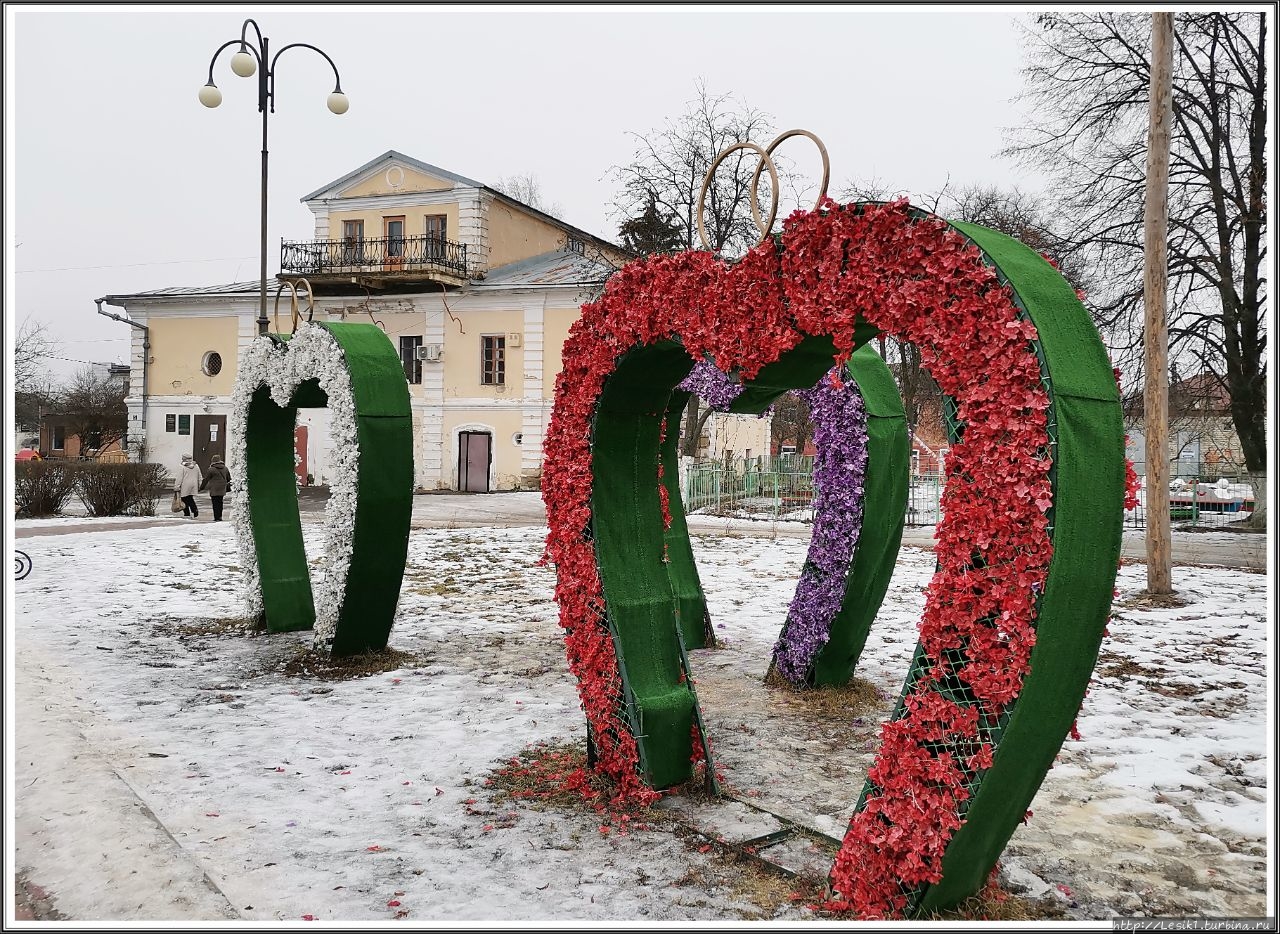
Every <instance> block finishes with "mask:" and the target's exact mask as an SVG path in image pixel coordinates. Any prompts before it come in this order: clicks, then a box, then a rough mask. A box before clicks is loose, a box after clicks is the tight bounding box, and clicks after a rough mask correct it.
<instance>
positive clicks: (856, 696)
mask: <svg viewBox="0 0 1280 934" xmlns="http://www.w3.org/2000/svg"><path fill="white" fill-rule="evenodd" d="M764 683H765V686H766V687H768V688H769V689H770V690H772V691H773V697H774V698H777V699H780V700H782V702H783V703H785V704H786V705H787V706H789V707H793V708H795V709H797V710H799V711H801V712H802V713H805V714H809V715H811V716H814V717H817V718H819V719H822V720H837V719H839V718H841V717H848V716H855V717H859V716H865V715H867V714H871V713H875V712H877V711H878V710H879V709H880V708H881V707H882V706H883V705H884V704H886V703H887V702H888V701H889V700H890V698H889V696H888V695H886V694H885V693H884V692H883V691H882V690H881V689H880V688H878V687H876V686H875V685H874V684H872V683H871V682H870V681H866V680H864V679H862V678H853V679H852V680H851V681H850V682H849V683H848V684H846V685H843V686H841V687H835V688H811V687H798V686H796V685H794V684H792V683H791V682H790V681H788V680H787V679H786V678H784V677H782V675H780V674H778V672H777V670H776V669H771V670H770V671H769V674H768V675H767V676H766V677H765V679H764Z"/></svg>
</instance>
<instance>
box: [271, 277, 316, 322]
mask: <svg viewBox="0 0 1280 934" xmlns="http://www.w3.org/2000/svg"><path fill="white" fill-rule="evenodd" d="M299 285H305V286H306V287H307V321H311V319H312V318H314V317H315V313H316V297H315V294H314V293H313V292H312V291H311V283H310V282H308V281H307V280H306V279H299V280H298V281H297V282H293V281H291V280H285V281H284V282H281V283H280V284H279V285H278V286H276V304H275V308H274V309H273V310H272V312H271V320H272V321H273V322H274V323H275V326H276V333H277V334H280V333H282V332H281V330H280V293H281V292H283V291H284V287H285V286H288V287H289V316H290V319H291V320H290V322H289V327H290V330H289V333H290V334H297V333H298V324H299V323H300V322H301V321H302V312H300V311H298V286H299Z"/></svg>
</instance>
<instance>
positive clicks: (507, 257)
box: [489, 198, 566, 269]
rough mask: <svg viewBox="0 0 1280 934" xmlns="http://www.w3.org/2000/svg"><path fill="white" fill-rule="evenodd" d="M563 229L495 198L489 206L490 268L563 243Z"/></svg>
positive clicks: (556, 247)
mask: <svg viewBox="0 0 1280 934" xmlns="http://www.w3.org/2000/svg"><path fill="white" fill-rule="evenodd" d="M565 239H566V238H565V232H564V231H563V230H561V229H560V228H559V227H557V226H555V225H554V224H548V223H546V222H545V221H541V220H538V219H537V218H535V217H530V216H529V215H528V214H525V213H524V212H522V211H519V210H517V209H516V208H513V207H511V206H510V205H508V204H504V203H503V202H501V201H499V200H497V199H496V198H495V199H494V201H493V203H492V204H490V205H489V268H491V269H492V268H494V267H497V266H505V265H506V264H507V263H516V262H519V261H520V260H522V259H528V258H529V257H530V256H540V255H541V254H543V253H549V252H551V251H552V250H557V249H560V248H561V247H563V246H564V245H565Z"/></svg>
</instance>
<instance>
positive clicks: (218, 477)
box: [200, 454, 231, 522]
mask: <svg viewBox="0 0 1280 934" xmlns="http://www.w3.org/2000/svg"><path fill="white" fill-rule="evenodd" d="M230 488H231V471H229V470H227V465H226V464H224V463H223V462H222V455H221V454H215V455H213V459H212V460H210V461H209V470H208V472H207V473H206V474H205V475H204V479H203V480H201V481H200V489H202V490H208V491H209V502H211V503H213V521H214V522H221V521H222V497H224V496H226V495H227V490H228V489H230Z"/></svg>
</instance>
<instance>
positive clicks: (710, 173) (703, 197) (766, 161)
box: [698, 143, 778, 252]
mask: <svg viewBox="0 0 1280 934" xmlns="http://www.w3.org/2000/svg"><path fill="white" fill-rule="evenodd" d="M739 149H754V150H755V151H756V152H758V153H760V165H758V166H756V174H755V179H756V180H759V178H760V170H761V169H762V168H763V167H765V166H768V168H769V178H770V180H771V181H772V182H773V206H772V208H771V209H770V211H769V224H768V227H772V226H773V222H774V220H775V219H776V218H777V216H778V170H777V168H776V167H775V166H774V164H773V160H772V159H770V158H769V154H768V153H767V152H765V151H764V150H763V149H761V148H760V147H759V146H757V145H756V144H755V143H736V144H734V145H733V146H730V147H729V148H728V149H726V150H725V151H724V152H722V153H720V155H718V156H716V161H715V162H713V163H711V168H709V169H707V174H706V175H704V176H703V178H702V191H701V192H699V193H698V238H699V239H700V240H702V248H703V249H704V250H707V251H708V252H715V251H714V250H712V249H711V244H710V243H708V242H707V228H706V227H705V226H703V223H702V212H703V211H704V209H705V208H706V203H707V189H708V188H709V187H711V180H712V179H713V178H714V177H715V174H716V169H718V168H720V163H721V162H723V161H724V160H725V157H726V156H728V155H729V153H731V152H737V151H738V150H739ZM750 198H751V213H752V215H753V216H754V217H756V218H757V221H756V227H757V228H758V229H765V230H767V229H768V227H766V228H760V222H759V220H758V218H759V216H760V209H759V208H757V207H756V189H755V185H754V184H753V185H752V186H751V192H750ZM767 236H768V234H767V233H766V234H765V236H764V237H761V238H760V243H764V240H765V237H767ZM757 245H758V244H757Z"/></svg>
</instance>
